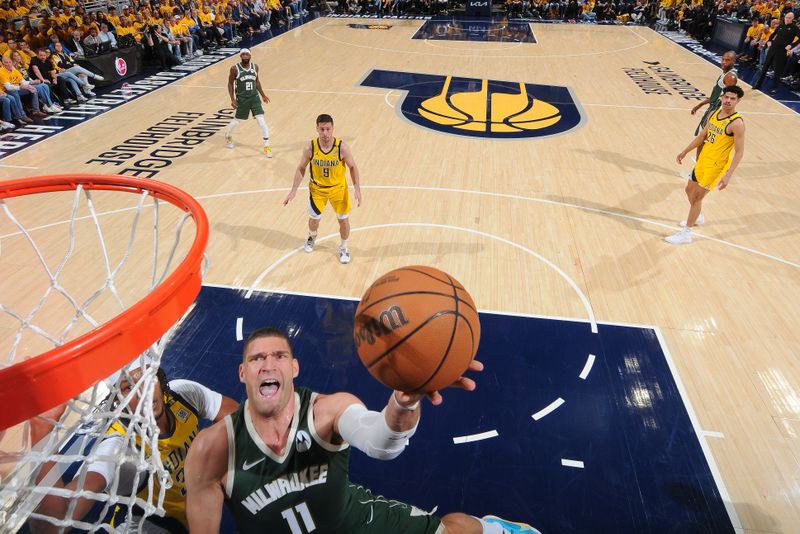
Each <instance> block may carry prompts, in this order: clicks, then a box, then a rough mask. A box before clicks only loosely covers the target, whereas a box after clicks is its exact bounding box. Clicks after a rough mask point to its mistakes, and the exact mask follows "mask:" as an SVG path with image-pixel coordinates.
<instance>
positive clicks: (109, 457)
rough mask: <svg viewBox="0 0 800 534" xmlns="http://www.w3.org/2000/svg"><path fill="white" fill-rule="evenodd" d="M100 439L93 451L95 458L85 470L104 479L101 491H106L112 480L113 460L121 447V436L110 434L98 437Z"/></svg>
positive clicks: (113, 473) (113, 472) (114, 470)
mask: <svg viewBox="0 0 800 534" xmlns="http://www.w3.org/2000/svg"><path fill="white" fill-rule="evenodd" d="M100 439H101V440H102V441H101V442H100V443H98V444H97V449H96V450H95V451H94V456H95V458H96V460H94V461H93V462H91V463H90V464H89V465H88V466H87V467H86V470H87V471H90V472H93V473H98V474H100V475H101V476H102V477H103V478H104V479H106V487H105V488H103V489H102V491H108V489H109V488H110V487H111V483H112V482H113V481H114V476H115V473H116V467H115V460H114V458H116V457H117V456H118V455H119V453H120V449H121V448H122V443H123V440H122V436H120V435H115V434H111V435H109V436H104V437H102V438H100Z"/></svg>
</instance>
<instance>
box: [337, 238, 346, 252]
mask: <svg viewBox="0 0 800 534" xmlns="http://www.w3.org/2000/svg"><path fill="white" fill-rule="evenodd" d="M339 248H343V249H345V250H347V239H342V243H341V244H340V245H339Z"/></svg>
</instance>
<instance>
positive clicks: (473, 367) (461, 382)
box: [396, 360, 483, 406]
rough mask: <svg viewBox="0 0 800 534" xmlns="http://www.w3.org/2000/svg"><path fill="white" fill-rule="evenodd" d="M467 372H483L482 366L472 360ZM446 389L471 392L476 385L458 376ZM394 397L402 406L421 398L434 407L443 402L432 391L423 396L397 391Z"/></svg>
mask: <svg viewBox="0 0 800 534" xmlns="http://www.w3.org/2000/svg"><path fill="white" fill-rule="evenodd" d="M467 371H476V372H479V371H483V364H482V363H481V362H479V361H478V360H472V361H471V362H469V367H468V368H467ZM448 387H451V388H459V389H465V390H467V391H473V390H474V389H475V387H476V384H475V381H474V380H472V379H471V378H467V377H466V376H460V377H458V379H457V380H456V381H455V382H453V383H452V384H450V385H449V386H448ZM396 395H397V397H396V399H397V400H398V401H399V402H400V403H401V404H403V405H409V404H412V403H414V402H417V401H418V400H420V399H421V398H422V397H428V400H429V401H430V402H431V404H433V405H434V406H438V405H440V404H441V403H442V400H443V399H442V395H441V393H439V392H438V391H432V392H430V393H425V394H422V393H403V392H401V391H397V392H396Z"/></svg>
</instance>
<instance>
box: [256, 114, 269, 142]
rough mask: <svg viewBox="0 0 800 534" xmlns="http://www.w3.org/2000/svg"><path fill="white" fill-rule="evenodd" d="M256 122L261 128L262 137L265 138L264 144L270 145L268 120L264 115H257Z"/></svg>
mask: <svg viewBox="0 0 800 534" xmlns="http://www.w3.org/2000/svg"><path fill="white" fill-rule="evenodd" d="M256 122H257V123H258V126H259V127H260V128H261V137H263V138H264V146H269V126H267V121H265V120H264V115H256Z"/></svg>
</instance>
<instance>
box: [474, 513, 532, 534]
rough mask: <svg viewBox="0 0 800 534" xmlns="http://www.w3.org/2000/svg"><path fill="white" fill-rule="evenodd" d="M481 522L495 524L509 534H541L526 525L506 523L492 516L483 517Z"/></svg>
mask: <svg viewBox="0 0 800 534" xmlns="http://www.w3.org/2000/svg"><path fill="white" fill-rule="evenodd" d="M483 520H484V521H486V522H487V523H496V524H498V525H500V526H501V527H503V532H508V533H509V534H523V533H526V534H541V532H539V531H538V530H536V529H535V528H533V527H532V526H530V525H528V524H526V523H515V522H513V521H506V520H505V519H501V518H499V517H497V516H494V515H485V516H483Z"/></svg>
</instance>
